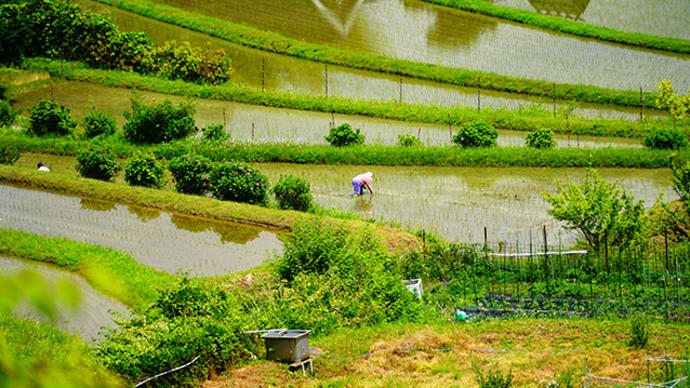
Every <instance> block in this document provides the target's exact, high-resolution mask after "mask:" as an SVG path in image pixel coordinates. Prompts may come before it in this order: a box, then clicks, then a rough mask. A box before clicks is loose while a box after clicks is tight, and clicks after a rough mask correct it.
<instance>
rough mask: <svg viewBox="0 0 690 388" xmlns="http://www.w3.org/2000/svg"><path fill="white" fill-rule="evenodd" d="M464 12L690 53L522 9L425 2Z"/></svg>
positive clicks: (685, 44)
mask: <svg viewBox="0 0 690 388" xmlns="http://www.w3.org/2000/svg"><path fill="white" fill-rule="evenodd" d="M422 1H426V2H429V3H434V4H439V5H444V6H447V7H452V8H457V9H461V10H464V11H470V12H477V13H481V14H485V15H489V16H494V17H498V18H502V19H506V20H511V21H514V22H518V23H524V24H529V25H533V26H537V27H541V28H546V29H549V30H554V31H559V32H564V33H567V34H572V35H577V36H582V37H587V38H595V39H600V40H604V41H609V42H616V43H623V44H628V45H631V46H639V47H646V48H652V49H656V50H663V51H670V52H676V53H684V54H688V53H690V41H688V40H685V39H678V38H671V37H663V36H653V35H646V34H642V33H638V32H629V31H621V30H616V29H613V28H607V27H600V26H594V25H590V24H584V23H582V22H577V21H574V20H568V19H565V18H562V17H558V16H551V15H542V14H538V13H536V12H531V11H527V10H522V9H515V8H510V7H506V6H501V5H497V4H492V3H489V2H486V1H482V0H422Z"/></svg>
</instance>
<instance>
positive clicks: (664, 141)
mask: <svg viewBox="0 0 690 388" xmlns="http://www.w3.org/2000/svg"><path fill="white" fill-rule="evenodd" d="M644 145H645V147H649V148H655V149H673V150H675V149H678V148H683V147H685V146H687V145H688V137H687V136H686V135H685V133H683V132H681V131H679V130H677V129H665V128H664V129H658V130H656V131H653V132H651V133H650V134H649V135H647V137H645V138H644Z"/></svg>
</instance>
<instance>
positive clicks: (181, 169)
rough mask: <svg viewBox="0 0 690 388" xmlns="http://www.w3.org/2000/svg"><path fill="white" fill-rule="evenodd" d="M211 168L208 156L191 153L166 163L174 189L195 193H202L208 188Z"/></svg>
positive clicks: (209, 186)
mask: <svg viewBox="0 0 690 388" xmlns="http://www.w3.org/2000/svg"><path fill="white" fill-rule="evenodd" d="M211 168H212V166H211V161H210V160H209V159H208V158H206V157H203V156H200V155H195V154H191V153H190V154H186V155H183V156H178V157H176V158H173V159H172V160H171V161H170V163H169V164H168V169H169V170H170V172H171V174H172V176H173V179H174V181H175V190H177V191H178V192H180V193H185V194H195V195H204V194H206V192H207V191H209V190H210V188H211V184H210V176H209V175H210V173H211Z"/></svg>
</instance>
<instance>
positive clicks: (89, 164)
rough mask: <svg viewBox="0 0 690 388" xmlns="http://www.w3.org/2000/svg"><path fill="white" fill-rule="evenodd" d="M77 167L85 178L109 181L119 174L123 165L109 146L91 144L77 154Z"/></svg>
mask: <svg viewBox="0 0 690 388" xmlns="http://www.w3.org/2000/svg"><path fill="white" fill-rule="evenodd" d="M76 169H77V171H78V172H79V175H81V176H83V177H85V178H93V179H100V180H103V181H107V180H110V178H112V177H114V176H115V175H117V173H118V172H119V171H120V170H121V169H122V166H121V165H120V163H119V162H118V161H117V159H116V158H115V154H114V153H113V151H111V150H110V149H109V148H107V147H105V146H103V145H100V144H90V145H88V146H87V147H86V149H84V150H82V151H81V152H79V153H78V154H77V166H76Z"/></svg>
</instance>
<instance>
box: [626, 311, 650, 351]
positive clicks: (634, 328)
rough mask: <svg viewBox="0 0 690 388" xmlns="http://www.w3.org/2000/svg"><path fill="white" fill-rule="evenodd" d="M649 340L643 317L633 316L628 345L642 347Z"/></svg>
mask: <svg viewBox="0 0 690 388" xmlns="http://www.w3.org/2000/svg"><path fill="white" fill-rule="evenodd" d="M647 342H649V331H648V330H647V323H646V322H645V318H644V317H635V318H633V319H632V321H631V322H630V339H629V340H628V345H630V346H632V347H634V348H639V349H642V348H644V347H645V346H647Z"/></svg>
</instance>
